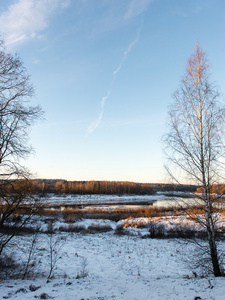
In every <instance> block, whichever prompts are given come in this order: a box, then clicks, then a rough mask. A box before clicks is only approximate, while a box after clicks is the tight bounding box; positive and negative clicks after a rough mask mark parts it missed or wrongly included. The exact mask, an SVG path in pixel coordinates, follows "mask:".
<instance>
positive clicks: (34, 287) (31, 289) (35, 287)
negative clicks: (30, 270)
mask: <svg viewBox="0 0 225 300" xmlns="http://www.w3.org/2000/svg"><path fill="white" fill-rule="evenodd" d="M40 287H41V286H35V285H33V284H31V285H30V286H29V290H30V291H31V292H35V291H36V290H38V289H40Z"/></svg>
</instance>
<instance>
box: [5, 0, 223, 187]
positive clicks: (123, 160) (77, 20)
mask: <svg viewBox="0 0 225 300" xmlns="http://www.w3.org/2000/svg"><path fill="white" fill-rule="evenodd" d="M0 4H1V5H0V34H1V35H2V36H3V37H4V39H5V42H6V45H7V48H8V50H9V51H11V52H17V53H18V54H19V56H20V57H21V59H22V60H23V62H24V65H25V67H26V68H27V70H28V73H29V74H31V78H32V82H33V84H34V86H35V90H36V95H35V97H34V98H33V99H32V102H33V103H34V104H40V105H41V106H42V108H43V110H44V111H45V120H42V121H39V122H38V123H37V124H36V125H35V126H34V127H33V128H32V130H31V132H30V142H31V144H32V145H33V147H34V148H35V154H34V155H32V156H31V157H30V158H29V159H28V160H27V161H25V163H24V164H25V165H26V166H27V167H29V168H30V169H31V170H32V171H33V172H34V173H35V174H36V175H35V176H38V177H40V178H63V179H67V180H129V181H135V182H166V181H168V178H167V176H166V172H165V171H164V168H163V164H164V163H165V161H164V158H163V152H162V148H163V144H162V142H161V139H162V135H163V134H164V133H165V132H166V130H167V126H166V120H167V110H168V106H169V104H170V103H171V101H172V97H171V95H172V93H173V92H174V91H175V90H176V89H177V88H178V86H179V80H180V78H181V76H182V74H183V72H184V69H185V63H186V60H187V58H188V57H189V55H190V54H191V53H192V52H193V50H194V48H195V45H196V42H198V41H199V42H200V45H201V47H202V48H203V49H204V51H205V52H207V54H208V58H209V61H210V63H211V73H212V77H213V79H214V80H215V81H216V82H217V83H218V86H219V88H220V91H221V92H222V93H223V92H224V91H225V71H224V70H225V59H224V55H225V18H224V12H225V1H224V0H186V1H185V0H183V1H182V0H8V1H5V0H0ZM223 97H224V96H223V94H222V99H223Z"/></svg>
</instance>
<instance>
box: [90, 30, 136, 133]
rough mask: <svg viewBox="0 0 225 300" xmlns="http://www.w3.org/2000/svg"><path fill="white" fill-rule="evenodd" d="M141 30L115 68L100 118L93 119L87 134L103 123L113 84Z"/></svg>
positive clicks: (104, 97)
mask: <svg viewBox="0 0 225 300" xmlns="http://www.w3.org/2000/svg"><path fill="white" fill-rule="evenodd" d="M140 32H141V28H140V29H139V31H138V34H137V37H136V38H135V39H134V40H133V41H132V42H131V43H130V44H129V46H128V47H127V49H126V50H125V51H124V53H123V57H122V60H121V62H120V64H119V65H118V67H117V68H116V69H115V70H114V72H113V76H112V81H111V86H110V88H109V89H108V91H107V93H106V95H105V96H103V97H102V100H101V110H100V113H99V116H98V118H97V119H96V120H95V121H93V122H92V123H91V124H90V125H89V126H88V128H87V135H89V134H91V133H92V132H94V131H95V130H96V129H97V127H98V126H99V125H100V124H101V121H102V117H103V114H104V108H105V103H106V101H107V100H108V98H109V96H110V94H111V92H112V89H113V84H114V81H115V79H116V76H117V74H118V73H119V72H120V70H121V68H122V66H123V64H124V63H125V61H126V59H127V56H128V53H129V52H131V50H132V48H133V46H134V45H135V44H136V43H137V42H138V41H139V38H140Z"/></svg>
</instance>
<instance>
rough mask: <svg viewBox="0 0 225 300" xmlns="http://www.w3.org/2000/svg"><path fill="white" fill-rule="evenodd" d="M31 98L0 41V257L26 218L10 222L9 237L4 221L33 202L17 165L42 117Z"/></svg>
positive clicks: (23, 75)
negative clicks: (30, 133)
mask: <svg viewBox="0 0 225 300" xmlns="http://www.w3.org/2000/svg"><path fill="white" fill-rule="evenodd" d="M33 95H34V88H33V86H32V84H31V83H30V76H29V75H27V72H26V69H25V68H24V66H23V63H22V61H21V59H20V58H19V57H18V56H17V55H12V54H10V53H8V52H7V50H6V48H5V47H4V41H3V40H2V39H1V38H0V254H1V252H2V250H3V248H4V246H5V245H6V244H7V243H8V242H9V241H10V240H11V238H12V237H13V236H14V235H15V233H16V230H18V228H20V227H22V226H23V225H24V223H25V221H26V220H27V218H21V221H20V222H19V221H18V219H19V218H18V219H17V221H15V222H14V224H17V225H18V226H15V227H14V228H15V230H13V231H11V232H10V234H9V232H7V231H6V230H5V229H6V227H5V223H6V221H8V220H10V221H12V219H13V218H12V217H13V216H15V214H17V213H20V214H21V210H20V211H19V209H20V207H21V205H23V204H24V201H28V199H29V201H30V202H33V203H34V202H35V201H33V199H32V198H30V197H29V196H30V195H31V183H30V182H29V177H30V173H29V172H28V171H27V170H26V168H24V167H23V166H22V165H21V159H24V158H26V157H27V156H28V155H29V154H30V153H31V151H32V148H31V147H30V146H29V144H28V133H29V129H30V127H31V125H32V124H33V123H34V122H35V121H36V120H37V119H38V118H39V117H40V116H41V115H42V110H41V108H40V107H39V106H32V105H30V103H29V99H30V98H31V97H32V96H33ZM18 180H19V181H18ZM5 233H7V236H6V234H5Z"/></svg>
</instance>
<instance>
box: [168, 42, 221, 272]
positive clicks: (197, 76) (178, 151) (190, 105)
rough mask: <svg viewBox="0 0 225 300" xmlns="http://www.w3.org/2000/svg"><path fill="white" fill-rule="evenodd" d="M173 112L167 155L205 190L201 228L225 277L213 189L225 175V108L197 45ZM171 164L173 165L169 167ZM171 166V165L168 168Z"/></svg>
mask: <svg viewBox="0 0 225 300" xmlns="http://www.w3.org/2000/svg"><path fill="white" fill-rule="evenodd" d="M173 99H174V102H173V104H172V105H171V107H170V110H169V124H168V126H169V132H168V134H167V135H166V136H165V145H166V153H167V157H168V160H169V163H172V169H171V168H170V169H169V168H168V170H169V173H170V175H171V176H172V177H173V178H174V179H176V181H178V182H179V181H180V178H178V177H176V175H175V172H174V170H177V168H178V170H180V171H181V173H182V176H183V175H186V178H187V179H188V180H190V181H192V183H195V184H198V185H200V186H201V187H202V195H201V196H199V198H200V201H202V203H203V207H204V218H203V220H201V225H203V226H204V228H205V229H206V231H207V236H208V245H209V252H210V257H211V262H212V267H213V272H214V275H215V276H221V266H220V262H219V254H218V250H217V244H216V215H215V214H214V206H213V203H214V201H215V197H214V196H213V195H212V192H211V190H212V189H211V187H212V185H213V184H215V183H218V182H219V180H220V179H221V178H222V176H223V158H224V145H223V134H222V132H223V130H222V129H223V126H224V116H225V109H224V106H223V105H222V104H220V102H219V93H218V90H217V87H216V85H215V84H214V82H212V81H211V79H210V73H209V63H208V60H207V56H206V53H205V52H204V51H203V50H202V49H201V48H200V46H199V45H197V46H196V48H195V51H194V53H193V54H192V55H191V56H190V57H189V59H188V61H187V65H186V70H185V73H184V76H183V78H182V79H181V82H180V86H179V88H178V89H177V91H176V92H175V93H174V95H173ZM168 165H169V164H168ZM167 167H168V166H167Z"/></svg>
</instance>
